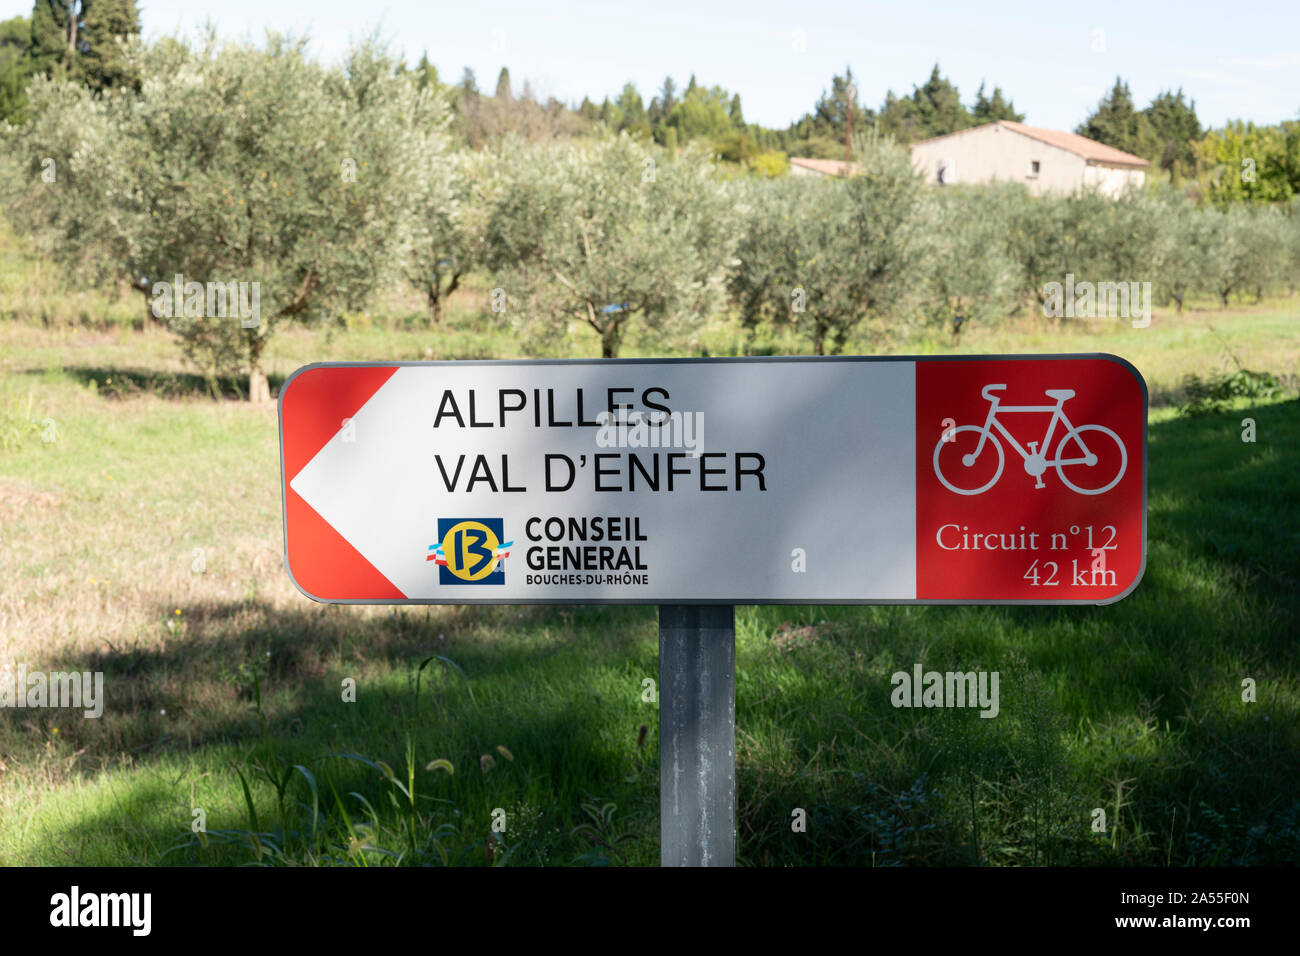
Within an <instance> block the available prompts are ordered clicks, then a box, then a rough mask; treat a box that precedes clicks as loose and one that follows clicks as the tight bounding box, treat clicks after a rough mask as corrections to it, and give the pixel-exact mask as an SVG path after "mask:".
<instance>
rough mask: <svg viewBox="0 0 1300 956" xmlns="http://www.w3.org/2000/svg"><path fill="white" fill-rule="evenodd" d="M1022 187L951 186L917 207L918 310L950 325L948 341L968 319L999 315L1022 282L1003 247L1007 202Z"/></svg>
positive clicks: (957, 335)
mask: <svg viewBox="0 0 1300 956" xmlns="http://www.w3.org/2000/svg"><path fill="white" fill-rule="evenodd" d="M1022 192H1023V187H1020V186H1017V185H1003V186H990V187H975V188H968V187H961V186H955V187H952V188H950V189H944V190H942V191H937V192H933V193H931V194H930V195H929V196H927V197H926V201H925V202H924V203H923V205H922V207H921V223H922V229H921V240H920V242H921V249H922V251H921V255H920V263H921V265H920V283H919V287H918V289H917V293H918V296H919V303H920V308H921V312H922V315H923V316H924V317H925V318H927V319H929V320H930V321H933V322H939V323H943V324H945V325H949V326H951V328H952V334H953V340H954V342H955V341H956V340H958V339H959V338H960V336H961V333H962V332H963V331H965V330H966V329H967V328H968V327H969V325H970V324H971V323H972V322H976V323H992V322H996V321H998V320H1000V319H1003V318H1005V317H1006V316H1007V315H1008V314H1009V313H1010V312H1011V311H1012V310H1013V309H1014V308H1015V305H1016V295H1017V293H1018V292H1019V290H1020V288H1021V286H1022V285H1023V277H1022V276H1021V274H1020V265H1019V263H1017V262H1016V260H1015V259H1014V258H1012V256H1011V254H1010V252H1009V251H1008V249H1007V242H1006V233H1007V224H1008V219H1009V213H1010V209H1009V207H1012V206H1014V204H1015V203H1016V202H1017V201H1018V200H1019V199H1020V198H1021V197H1020V193H1022Z"/></svg>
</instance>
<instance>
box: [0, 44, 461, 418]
mask: <svg viewBox="0 0 1300 956" xmlns="http://www.w3.org/2000/svg"><path fill="white" fill-rule="evenodd" d="M304 46H305V44H304V42H303V41H298V40H293V39H288V38H284V37H281V36H278V35H274V34H271V35H268V38H267V40H266V42H265V44H264V45H263V46H254V45H250V44H247V43H219V42H218V41H217V40H216V38H215V37H214V36H212V35H211V34H209V35H208V36H207V37H206V38H205V39H204V40H203V41H201V42H200V43H199V44H198V45H197V46H190V45H188V44H186V43H182V42H179V41H175V40H163V41H160V42H158V43H156V44H154V45H153V46H152V47H149V48H140V47H136V48H134V49H133V50H132V51H130V55H131V56H132V57H133V58H134V67H135V68H136V69H137V71H138V72H137V75H138V76H139V77H140V88H139V90H138V92H137V91H133V90H129V89H128V90H123V91H116V90H114V91H107V92H106V93H105V94H104V95H102V96H98V97H91V96H89V95H86V94H85V93H84V92H83V91H78V90H76V89H74V88H72V87H70V86H69V85H67V84H61V83H54V82H49V81H41V82H38V83H37V84H35V85H34V86H33V87H32V96H31V113H32V122H31V123H30V124H28V125H27V126H25V127H23V128H20V129H17V130H10V131H9V132H8V133H7V134H6V139H8V140H9V141H10V143H9V148H12V149H15V150H16V151H17V152H18V153H19V154H20V155H22V156H23V157H24V158H25V161H26V163H27V165H28V169H29V171H30V174H31V175H30V176H29V177H27V178H26V181H25V182H24V184H23V188H22V189H21V191H20V195H18V196H17V197H15V199H14V203H13V206H14V209H15V213H16V216H15V218H16V219H17V220H18V221H19V222H20V224H21V225H25V226H26V227H27V228H28V229H30V230H31V231H34V232H39V233H44V234H45V235H46V237H47V239H48V241H49V243H50V247H51V249H52V250H53V251H54V252H55V253H56V254H57V255H59V256H60V257H61V258H62V259H63V260H65V261H66V262H68V263H69V264H71V265H73V266H74V267H76V268H78V269H80V270H84V271H85V272H87V273H88V274H89V273H96V272H98V273H104V272H111V273H116V274H118V275H119V276H124V277H126V278H128V279H129V280H130V281H132V282H133V283H134V284H136V285H137V287H139V288H141V289H142V290H143V291H144V292H145V293H146V294H147V295H148V296H149V297H150V301H151V308H152V311H153V313H154V315H157V316H160V317H161V318H163V319H164V320H165V321H166V322H167V324H168V325H169V327H170V328H172V329H173V330H174V331H175V332H176V333H177V334H178V335H179V336H180V337H181V340H182V343H183V345H184V347H185V349H186V351H187V353H188V354H189V355H190V357H191V358H192V359H194V360H195V361H196V362H198V363H199V364H200V366H201V367H204V368H206V369H207V370H208V371H209V372H232V371H235V370H236V369H238V368H240V367H242V368H243V369H244V370H246V371H247V374H248V383H249V398H250V400H252V401H262V400H266V399H269V397H270V390H269V387H268V382H267V378H266V374H265V371H264V368H263V359H262V357H263V354H264V351H265V348H266V345H267V343H268V342H269V341H270V339H271V337H272V336H273V335H274V333H275V330H276V328H277V327H278V326H279V325H280V324H281V323H283V322H286V321H313V320H319V319H322V318H326V317H329V316H331V315H335V314H337V313H338V312H339V311H341V310H342V309H346V308H357V307H359V306H360V305H361V304H362V303H364V301H365V300H366V299H367V297H368V296H369V294H370V293H371V291H372V290H373V289H374V288H375V287H376V285H377V284H379V283H380V282H383V281H386V280H387V279H389V278H392V277H395V276H396V274H397V270H398V268H399V267H400V263H399V262H398V253H399V251H400V249H401V248H402V244H403V241H404V236H405V235H406V232H407V230H408V227H409V224H410V218H411V208H410V204H409V203H408V201H407V199H408V196H409V195H410V194H411V193H412V192H413V191H414V186H415V183H416V181H417V177H418V175H419V172H420V170H421V169H422V164H423V163H427V162H428V161H429V158H430V156H431V155H432V154H435V153H438V152H441V151H443V150H444V149H445V142H446V140H445V137H444V134H443V127H444V124H445V122H446V111H445V108H444V106H443V104H442V102H441V101H440V100H439V99H438V98H437V96H436V95H435V94H433V93H432V92H429V91H420V90H419V89H418V88H417V86H416V84H415V83H413V82H412V81H411V80H410V79H409V77H407V76H404V75H402V74H401V73H400V72H399V71H398V69H397V67H398V64H397V63H396V62H395V61H394V60H393V59H391V58H390V57H389V56H388V55H387V54H386V53H385V52H384V51H383V50H382V49H380V48H379V47H378V46H377V45H376V44H375V43H373V42H366V43H362V44H360V45H359V46H356V47H354V48H353V49H352V50H351V51H350V52H349V53H348V55H347V56H346V58H345V60H344V62H343V63H342V64H340V65H338V66H323V65H320V64H318V63H316V62H314V61H313V60H311V59H310V58H308V57H307V55H306V53H305V49H304ZM46 160H49V161H50V162H51V163H52V164H53V167H54V169H55V170H57V174H56V179H55V180H54V181H53V182H48V181H44V180H42V179H41V175H40V174H41V171H42V168H43V164H44V163H45V162H46ZM173 285H174V286H178V287H179V288H169V287H170V286H173ZM236 295H238V300H239V303H240V305H239V308H238V309H234V310H232V309H231V308H230V305H229V304H230V301H231V298H232V297H233V296H236ZM214 312H215V313H216V314H214ZM232 312H233V313H237V314H231V313H232Z"/></svg>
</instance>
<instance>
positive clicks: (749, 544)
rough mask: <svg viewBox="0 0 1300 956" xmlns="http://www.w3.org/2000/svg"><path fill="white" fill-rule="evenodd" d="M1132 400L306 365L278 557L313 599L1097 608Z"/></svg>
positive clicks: (774, 370) (734, 378) (984, 363)
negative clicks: (282, 547) (282, 549)
mask: <svg viewBox="0 0 1300 956" xmlns="http://www.w3.org/2000/svg"><path fill="white" fill-rule="evenodd" d="M1146 401H1147V395H1146V384H1145V382H1144V381H1143V380H1142V377H1141V375H1140V374H1139V373H1138V372H1137V370H1136V369H1135V368H1134V367H1133V366H1132V365H1130V364H1129V363H1127V362H1125V361H1124V360H1122V359H1118V358H1116V357H1114V356H1107V355H1061V356H971V357H953V358H880V359H877V358H771V359H766V358H753V359H685V360H639V359H632V360H619V361H507V362H416V363H390V364H383V363H325V364H319V365H310V366H307V367H305V368H302V369H299V370H298V371H297V372H295V373H294V374H293V375H292V376H290V378H289V380H288V381H287V382H286V383H285V385H284V387H283V388H282V389H281V391H280V436H281V457H282V475H283V494H284V522H285V561H286V566H287V568H288V570H289V573H290V575H291V577H292V578H293V580H294V582H295V584H296V585H297V586H298V587H299V589H300V590H302V591H303V592H304V593H305V594H306V595H307V596H309V597H311V598H313V599H315V600H318V601H325V602H331V603H362V604H384V603H436V604H474V603H493V604H498V603H499V604H513V603H519V604H524V603H537V604H563V603H587V604H591V603H626V604H660V605H685V604H693V603H704V604H773V603H789V604H799V603H816V604H858V603H879V604H904V603H958V604H999V603H1030V604H1107V603H1111V602H1114V601H1117V600H1119V599H1120V598H1122V597H1123V596H1124V595H1126V594H1128V593H1129V592H1130V591H1131V590H1132V589H1133V588H1134V587H1136V585H1137V582H1138V580H1139V579H1140V578H1141V576H1142V571H1143V568H1144V566H1145V557H1146Z"/></svg>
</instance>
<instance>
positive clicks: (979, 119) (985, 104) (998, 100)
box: [971, 82, 1025, 126]
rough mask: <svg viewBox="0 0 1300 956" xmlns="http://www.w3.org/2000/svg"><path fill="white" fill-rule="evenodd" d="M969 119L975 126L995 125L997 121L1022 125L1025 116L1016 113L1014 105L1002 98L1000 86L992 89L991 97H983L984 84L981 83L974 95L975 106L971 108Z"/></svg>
mask: <svg viewBox="0 0 1300 956" xmlns="http://www.w3.org/2000/svg"><path fill="white" fill-rule="evenodd" d="M971 118H972V119H973V120H974V121H975V125H977V126H979V125H983V124H984V123H995V122H997V121H998V120H1011V121H1013V122H1016V123H1023V122H1024V120H1025V114H1024V113H1017V112H1016V107H1015V104H1014V103H1012V102H1011V101H1010V100H1004V99H1003V98H1002V87H1000V86H995V87H993V96H992V97H988V96H985V95H984V84H983V83H982V82H981V83H980V88H979V90H978V91H976V93H975V105H974V106H973V107H972V108H971Z"/></svg>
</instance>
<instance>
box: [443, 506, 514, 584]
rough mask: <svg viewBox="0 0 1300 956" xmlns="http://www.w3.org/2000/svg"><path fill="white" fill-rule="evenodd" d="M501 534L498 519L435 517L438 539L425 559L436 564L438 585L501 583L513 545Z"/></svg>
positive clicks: (502, 529) (499, 520)
mask: <svg viewBox="0 0 1300 956" xmlns="http://www.w3.org/2000/svg"><path fill="white" fill-rule="evenodd" d="M505 537H506V536H505V522H504V521H503V520H502V519H501V518H439V519H438V541H437V543H436V544H431V545H429V554H428V555H427V556H426V557H425V560H426V561H432V562H433V563H434V564H436V565H437V566H438V583H439V584H505V583H506V566H505V559H506V558H508V557H509V556H510V548H511V546H512V545H514V542H513V541H507V540H505Z"/></svg>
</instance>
